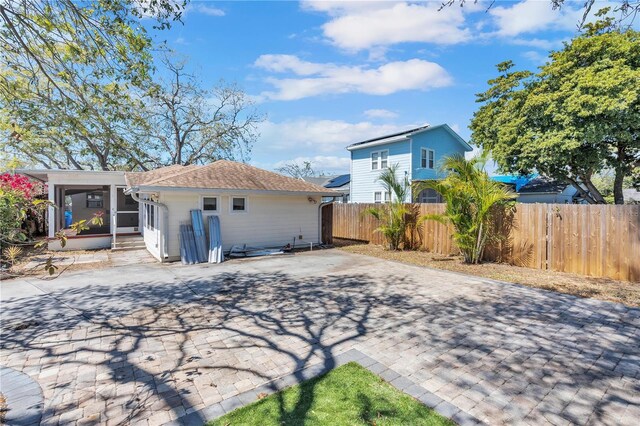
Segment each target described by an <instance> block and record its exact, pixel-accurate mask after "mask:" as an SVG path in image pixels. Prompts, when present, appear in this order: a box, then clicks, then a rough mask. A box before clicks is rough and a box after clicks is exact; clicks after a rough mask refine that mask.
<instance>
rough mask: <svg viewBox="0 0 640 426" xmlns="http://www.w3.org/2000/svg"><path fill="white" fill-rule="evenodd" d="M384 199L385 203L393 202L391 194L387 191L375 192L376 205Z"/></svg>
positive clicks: (374, 200)
mask: <svg viewBox="0 0 640 426" xmlns="http://www.w3.org/2000/svg"><path fill="white" fill-rule="evenodd" d="M383 197H384V202H385V203H388V202H389V201H391V194H390V193H389V192H386V191H375V192H374V193H373V202H374V203H382V199H383Z"/></svg>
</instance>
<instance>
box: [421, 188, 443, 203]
mask: <svg viewBox="0 0 640 426" xmlns="http://www.w3.org/2000/svg"><path fill="white" fill-rule="evenodd" d="M416 202H418V203H429V204H432V203H440V202H442V197H441V196H440V194H438V192H437V191H436V190H435V189H431V188H428V189H423V190H422V191H420V193H419V194H418V196H417V197H416Z"/></svg>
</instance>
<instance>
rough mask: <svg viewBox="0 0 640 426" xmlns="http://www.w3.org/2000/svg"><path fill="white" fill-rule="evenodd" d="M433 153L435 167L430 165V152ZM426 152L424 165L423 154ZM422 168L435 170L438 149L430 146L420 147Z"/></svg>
mask: <svg viewBox="0 0 640 426" xmlns="http://www.w3.org/2000/svg"><path fill="white" fill-rule="evenodd" d="M430 152H432V153H433V167H429V153H430ZM423 154H424V160H425V161H424V166H423V165H422V155H423ZM420 168H421V169H426V170H434V169H435V168H436V151H435V150H434V149H430V148H420Z"/></svg>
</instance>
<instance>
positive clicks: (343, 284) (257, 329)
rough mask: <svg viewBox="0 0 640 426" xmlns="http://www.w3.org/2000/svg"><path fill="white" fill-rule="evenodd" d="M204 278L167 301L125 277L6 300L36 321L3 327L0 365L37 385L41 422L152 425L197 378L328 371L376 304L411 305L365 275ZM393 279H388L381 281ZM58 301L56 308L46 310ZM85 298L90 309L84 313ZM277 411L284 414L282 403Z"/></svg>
mask: <svg viewBox="0 0 640 426" xmlns="http://www.w3.org/2000/svg"><path fill="white" fill-rule="evenodd" d="M213 283H215V285H219V286H220V287H221V289H220V292H219V293H218V294H216V295H213V296H208V297H201V296H199V295H198V294H195V293H194V292H193V290H192V289H189V288H188V283H185V285H184V288H183V290H181V291H179V290H176V289H175V288H172V289H170V294H171V297H170V298H167V295H166V292H165V290H164V289H162V288H158V286H148V285H140V283H132V285H131V286H129V287H127V288H125V287H119V288H115V289H114V288H108V287H105V286H94V287H92V289H91V290H92V291H91V292H87V291H86V289H78V288H74V289H69V290H65V291H58V292H56V293H55V294H53V295H50V296H46V297H34V298H31V299H23V300H21V301H20V303H15V304H7V305H5V306H3V309H6V310H9V311H11V312H7V317H8V318H18V317H22V318H36V319H37V322H35V323H33V324H30V325H29V326H28V327H24V326H19V327H16V326H12V324H14V323H10V324H9V326H8V327H3V330H2V353H3V355H2V362H3V363H6V364H8V365H12V366H15V367H16V368H18V369H22V370H24V371H25V372H27V373H28V374H31V375H32V376H34V378H36V379H38V380H39V381H41V382H42V384H43V388H45V398H46V399H47V401H46V402H45V407H46V410H45V413H44V416H45V419H46V418H47V417H49V418H56V417H57V416H61V417H60V420H71V419H73V418H74V417H80V416H84V417H90V416H92V415H93V416H94V417H93V420H94V421H95V422H97V423H99V422H104V421H105V420H106V419H109V420H111V421H120V422H121V423H122V424H127V423H130V422H132V421H134V420H137V419H143V418H149V419H150V421H152V420H151V419H153V421H158V422H160V420H165V419H164V418H162V419H160V418H159V417H158V418H156V417H148V416H149V414H151V413H152V412H154V413H157V412H159V411H162V410H167V409H168V410H170V411H172V412H173V415H169V414H168V413H167V415H168V416H167V418H166V420H167V421H168V420H170V418H174V417H179V416H181V415H184V414H185V413H187V412H188V410H190V409H194V410H195V409H197V408H201V407H202V406H203V405H204V404H205V402H204V401H206V399H207V395H206V394H207V391H206V389H205V390H203V389H202V388H198V385H196V384H195V383H196V381H197V380H199V379H200V378H203V377H206V376H207V375H209V376H210V377H213V378H214V379H213V380H212V385H213V386H212V387H211V389H212V391H213V389H215V387H217V386H216V383H215V381H216V380H219V381H220V382H223V379H224V378H225V375H224V372H229V374H231V375H232V379H233V382H232V383H227V385H229V384H231V385H236V386H237V385H238V383H239V382H238V379H240V378H241V377H244V378H245V380H246V378H247V377H249V378H250V379H251V381H252V382H253V383H252V386H254V387H255V386H257V385H259V384H261V383H266V382H270V385H269V386H271V387H272V388H273V389H274V390H277V389H278V388H279V387H281V386H282V385H283V384H282V383H279V382H278V381H273V379H275V378H277V377H280V376H283V375H285V374H287V373H290V372H294V376H295V379H296V381H298V382H302V381H303V380H305V379H306V378H308V377H306V376H305V375H304V374H303V372H302V371H303V369H304V368H305V367H308V366H310V365H315V364H318V363H320V365H321V369H320V370H321V371H328V370H330V369H331V368H333V367H334V366H335V364H336V361H335V355H336V353H337V352H338V351H339V352H342V351H344V350H346V349H347V348H348V347H350V346H349V345H350V344H351V342H355V341H357V339H358V338H359V337H361V336H364V335H366V333H367V331H368V327H369V326H370V324H369V323H370V322H371V321H370V314H371V311H372V310H373V309H375V307H376V306H381V305H382V304H384V303H387V302H389V301H392V303H394V304H395V305H396V306H397V309H408V308H410V307H411V303H410V295H403V294H394V293H393V292H392V291H390V292H388V294H385V295H384V298H380V297H379V296H378V295H375V294H373V293H372V292H371V291H370V290H371V289H373V288H375V284H374V283H373V282H372V281H371V279H370V277H368V276H365V275H344V276H334V277H312V278H307V279H302V280H301V279H299V278H295V279H292V278H291V277H289V276H288V275H287V274H285V273H269V274H251V275H247V274H242V273H234V274H222V275H218V276H216V277H214V278H212V284H213ZM400 283H401V280H396V279H394V280H390V281H389V282H387V283H386V286H387V287H388V288H393V285H394V284H400ZM93 297H95V298H97V299H98V300H100V299H105V300H107V299H108V298H109V297H110V298H112V299H113V300H115V301H119V302H120V303H122V304H123V305H127V306H128V305H135V303H136V302H138V301H139V302H141V304H143V305H146V306H148V308H145V309H140V310H136V311H133V312H129V313H126V314H125V313H124V312H125V311H126V309H123V310H122V311H118V310H117V309H116V311H115V312H116V313H117V314H119V316H118V315H116V313H114V309H113V307H112V306H109V308H108V309H106V310H103V309H101V306H99V304H97V303H96V302H95V301H93V300H91V299H92V298H93ZM168 302H170V303H169V304H168ZM61 304H64V305H65V306H66V307H67V309H66V310H64V312H65V313H66V314H65V315H64V316H62V317H57V316H56V315H55V312H56V311H60V312H62V311H61V308H60V305H61ZM154 305H157V306H154ZM86 306H90V307H92V310H91V311H87V310H83V309H82V307H86ZM129 310H130V308H129ZM70 312H73V313H75V315H74V314H70ZM40 313H43V314H44V315H40ZM376 324H377V325H380V324H381V322H380V321H377V322H374V323H373V325H374V326H375V325H376ZM320 370H319V371H320ZM221 372H223V374H220V373H221ZM241 373H242V375H241ZM51 377H53V378H54V380H47V378H49V379H50V378H51ZM219 387H220V388H222V387H224V386H219ZM227 387H228V386H227ZM250 387H251V386H250ZM227 391H228V392H227V393H228V394H229V395H232V394H233V393H237V392H241V391H242V390H241V389H239V388H238V389H236V392H234V391H233V390H231V391H229V389H227ZM311 394H313V392H311ZM222 396H225V395H221V397H222ZM311 404H312V401H310V400H309V399H308V398H307V399H305V400H304V401H302V400H301V401H300V402H299V404H297V406H296V407H295V408H294V410H295V411H296V412H298V413H305V412H306V411H307V410H308V409H309V407H310V406H311ZM87 407H91V408H87ZM79 409H82V410H83V411H80V412H79V411H78V410H79ZM282 410H283V411H282V417H283V418H284V417H286V416H287V415H288V412H287V411H286V408H285V407H284V406H283V407H282ZM95 416H97V417H95ZM202 420H203V421H204V419H202Z"/></svg>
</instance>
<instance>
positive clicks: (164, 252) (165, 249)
mask: <svg viewBox="0 0 640 426" xmlns="http://www.w3.org/2000/svg"><path fill="white" fill-rule="evenodd" d="M134 191H136V188H129V189H127V190H125V191H124V193H125V194H129V195H131V198H133V199H134V200H135V201H137V202H138V204H143V203H146V204H151V205H152V206H157V207H160V208H161V209H162V211H163V213H164V214H163V215H162V227H163V228H164V230H163V232H162V233H161V234H160V239H161V241H160V244H158V245H159V246H160V261H161V262H164V259H166V258H167V257H169V246H168V244H167V239H168V236H169V207H167V206H166V205H165V204H162V203H158V202H156V201H151V200H141V199H140V198H139V197H138V195H137V194H136V193H135V192H134Z"/></svg>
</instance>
